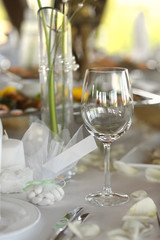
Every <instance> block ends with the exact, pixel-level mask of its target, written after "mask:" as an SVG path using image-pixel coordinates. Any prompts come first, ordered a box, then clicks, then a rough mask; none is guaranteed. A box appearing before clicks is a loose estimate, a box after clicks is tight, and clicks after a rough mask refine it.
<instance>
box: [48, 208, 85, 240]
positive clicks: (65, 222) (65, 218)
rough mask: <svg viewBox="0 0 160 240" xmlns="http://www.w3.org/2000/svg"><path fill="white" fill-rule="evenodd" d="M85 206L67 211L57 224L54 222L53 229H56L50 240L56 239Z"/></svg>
mask: <svg viewBox="0 0 160 240" xmlns="http://www.w3.org/2000/svg"><path fill="white" fill-rule="evenodd" d="M82 209H83V207H77V208H74V209H72V210H71V211H69V212H68V213H66V214H65V215H64V216H63V217H62V218H61V219H60V220H58V222H57V223H56V224H54V226H53V229H54V230H55V231H56V232H55V233H53V234H52V235H51V236H50V238H49V240H53V239H55V238H56V237H57V236H58V235H59V233H61V232H62V231H65V229H66V228H67V225H68V223H69V222H72V221H74V219H75V218H76V217H77V216H78V215H79V214H80V212H81V211H82Z"/></svg>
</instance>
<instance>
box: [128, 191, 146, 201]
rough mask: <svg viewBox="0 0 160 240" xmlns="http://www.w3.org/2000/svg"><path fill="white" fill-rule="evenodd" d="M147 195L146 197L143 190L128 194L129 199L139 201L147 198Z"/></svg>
mask: <svg viewBox="0 0 160 240" xmlns="http://www.w3.org/2000/svg"><path fill="white" fill-rule="evenodd" d="M147 195H148V194H147V192H146V191H144V190H137V191H135V192H132V193H131V194H130V196H131V198H133V199H135V200H141V199H143V198H145V197H147Z"/></svg>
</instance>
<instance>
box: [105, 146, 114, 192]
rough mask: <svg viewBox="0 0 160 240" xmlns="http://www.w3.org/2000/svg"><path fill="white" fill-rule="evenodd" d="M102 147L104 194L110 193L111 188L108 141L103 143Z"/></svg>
mask: <svg viewBox="0 0 160 240" xmlns="http://www.w3.org/2000/svg"><path fill="white" fill-rule="evenodd" d="M103 147H104V155H105V157H104V186H103V193H104V194H112V190H111V180H110V148H111V144H110V143H103Z"/></svg>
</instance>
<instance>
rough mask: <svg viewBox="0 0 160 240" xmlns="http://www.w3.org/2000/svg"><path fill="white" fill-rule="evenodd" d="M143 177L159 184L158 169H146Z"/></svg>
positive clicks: (159, 175)
mask: <svg viewBox="0 0 160 240" xmlns="http://www.w3.org/2000/svg"><path fill="white" fill-rule="evenodd" d="M145 177H146V179H147V180H148V181H150V182H157V183H160V169H158V168H146V170H145Z"/></svg>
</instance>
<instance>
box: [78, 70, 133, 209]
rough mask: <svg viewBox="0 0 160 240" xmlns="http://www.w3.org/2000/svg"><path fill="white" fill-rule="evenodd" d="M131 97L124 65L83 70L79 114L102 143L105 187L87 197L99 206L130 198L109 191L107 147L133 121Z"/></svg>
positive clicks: (117, 203)
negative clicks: (84, 71)
mask: <svg viewBox="0 0 160 240" xmlns="http://www.w3.org/2000/svg"><path fill="white" fill-rule="evenodd" d="M133 112H134V105H133V96H132V90H131V85H130V80H129V74H128V70H127V69H126V68H114V67H113V68H103V67H100V68H99V67H97V68H91V69H87V70H86V73H85V78H84V83H83V91H82V99H81V115H82V119H83V121H84V125H85V127H86V129H87V130H88V131H89V133H91V134H92V135H93V136H94V137H95V138H96V139H98V140H99V141H100V142H102V144H103V147H104V152H105V159H104V186H103V189H102V191H101V192H96V193H90V194H89V195H87V196H86V200H87V201H89V202H90V203H92V204H94V205H98V206H116V205H120V204H123V203H125V202H127V201H128V200H129V197H128V195H126V194H118V193H114V192H112V189H111V184H110V146H111V143H112V142H113V141H115V140H117V139H118V138H119V137H120V136H122V134H124V133H125V132H126V131H127V130H128V129H129V127H130V125H131V123H132V118H133Z"/></svg>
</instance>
